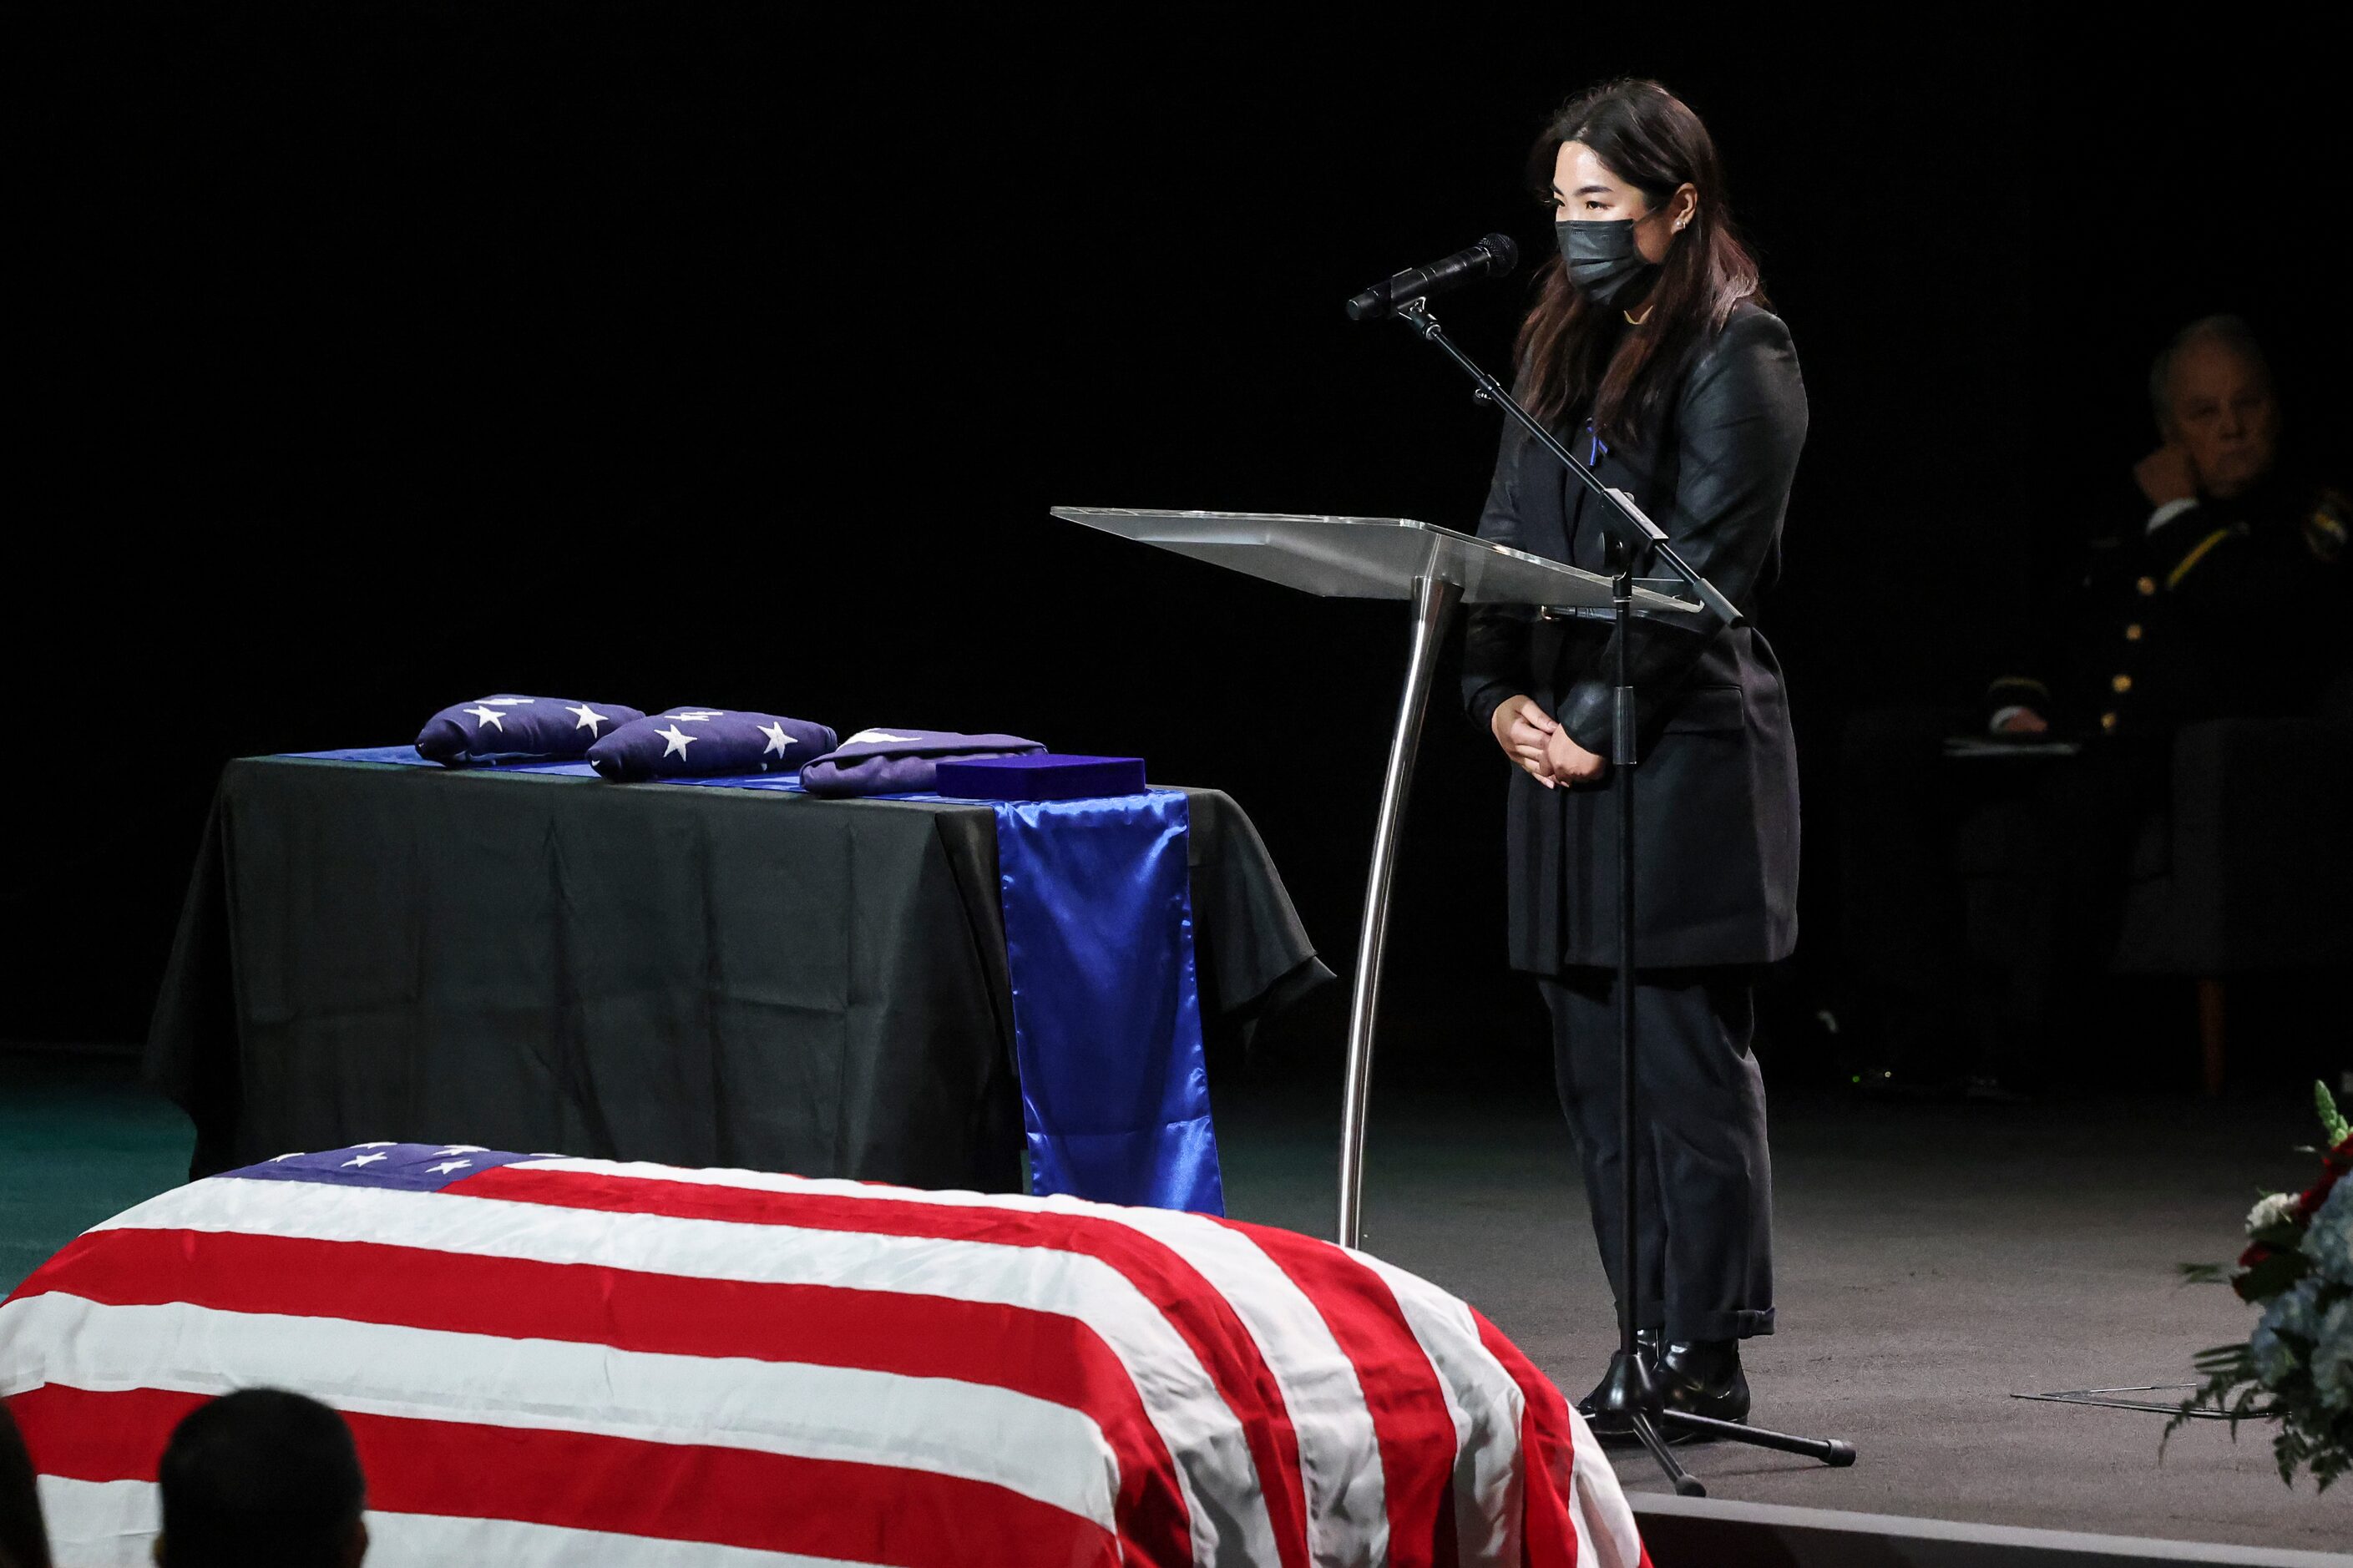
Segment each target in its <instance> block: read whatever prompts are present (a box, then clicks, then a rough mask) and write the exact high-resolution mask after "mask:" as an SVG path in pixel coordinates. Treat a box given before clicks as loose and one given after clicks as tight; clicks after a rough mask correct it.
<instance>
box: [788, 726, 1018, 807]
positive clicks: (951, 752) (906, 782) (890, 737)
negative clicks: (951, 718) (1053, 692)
mask: <svg viewBox="0 0 2353 1568" xmlns="http://www.w3.org/2000/svg"><path fill="white" fill-rule="evenodd" d="M1045 749H1046V748H1045V747H1043V746H1041V745H1039V743H1038V742H1035V741H1025V740H1023V739H1022V738H1021V737H1020V736H1018V735H959V734H955V733H954V732H953V731H945V730H860V731H858V733H856V734H855V735H852V736H850V737H849V739H848V740H847V741H844V742H842V743H841V749H840V750H839V751H837V752H828V754H827V755H825V756H822V757H819V758H818V760H817V761H815V762H813V763H809V764H808V765H807V767H805V768H803V769H801V788H803V789H805V790H807V791H808V793H809V794H811V795H929V794H930V793H931V792H932V790H933V789H934V787H935V786H936V784H938V782H939V765H940V759H941V758H943V757H1010V756H1016V755H1018V754H1019V753H1021V752H1042V751H1044V750H1045Z"/></svg>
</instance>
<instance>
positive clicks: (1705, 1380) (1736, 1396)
mask: <svg viewBox="0 0 2353 1568" xmlns="http://www.w3.org/2000/svg"><path fill="white" fill-rule="evenodd" d="M1658 1377H1659V1382H1660V1384H1661V1386H1662V1392H1663V1393H1664V1394H1665V1396H1666V1405H1667V1408H1668V1409H1670V1410H1683V1411H1688V1412H1689V1413H1691V1414H1692V1415H1706V1416H1710V1417H1713V1418H1714V1419H1715V1420H1718V1421H1746V1420H1747V1419H1748V1374H1747V1373H1744V1372H1742V1371H1741V1370H1740V1342H1739V1341H1738V1340H1681V1341H1678V1342H1675V1343H1673V1344H1671V1345H1669V1346H1668V1347H1667V1348H1666V1350H1665V1352H1663V1353H1662V1354H1661V1355H1660V1357H1659V1368H1658ZM1665 1436H1666V1437H1667V1438H1668V1440H1669V1441H1671V1442H1678V1443H1683V1442H1692V1441H1695V1440H1704V1439H1702V1438H1701V1436H1700V1434H1698V1433H1695V1432H1694V1431H1693V1430H1692V1429H1691V1428H1689V1427H1678V1426H1676V1425H1675V1424H1674V1423H1672V1422H1669V1423H1668V1424H1667V1429H1666V1433H1665Z"/></svg>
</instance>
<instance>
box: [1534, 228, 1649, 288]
mask: <svg viewBox="0 0 2353 1568" xmlns="http://www.w3.org/2000/svg"><path fill="white" fill-rule="evenodd" d="M1644 216H1649V215H1648V214H1645V215H1644ZM1634 223H1635V220H1634V219H1632V218H1624V217H1620V218H1564V219H1562V220H1561V221H1560V222H1558V223H1556V224H1554V225H1553V226H1552V230H1553V237H1554V238H1556V240H1558V241H1559V243H1560V258H1561V261H1562V263H1563V264H1564V265H1566V266H1567V268H1568V286H1569V287H1570V288H1572V289H1576V290H1577V292H1578V293H1579V294H1582V295H1584V296H1585V297H1586V298H1587V299H1588V300H1592V301H1593V302H1594V303H1595V304H1597V305H1599V306H1601V307H1603V308H1604V309H1605V310H1606V309H1613V308H1621V307H1624V306H1629V305H1633V304H1637V303H1640V302H1641V298H1642V296H1643V295H1645V294H1648V293H1649V292H1650V291H1651V284H1652V283H1653V282H1655V281H1657V279H1658V276H1659V264H1658V263H1657V262H1655V261H1646V260H1644V259H1643V258H1642V253H1641V251H1640V250H1638V249H1636V248H1635V247H1634Z"/></svg>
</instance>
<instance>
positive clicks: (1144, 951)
mask: <svg viewBox="0 0 2353 1568" xmlns="http://www.w3.org/2000/svg"><path fill="white" fill-rule="evenodd" d="M996 809H997V888H998V892H999V895H1000V897H1001V898H1002V900H1003V903H1004V910H1005V952H1006V960H1007V963H1008V968H1009V969H1010V970H1011V972H1012V975H1013V1039H1014V1050H1015V1054H1016V1057H1017V1058H1018V1062H1019V1065H1020V1069H1021V1118H1022V1124H1023V1127H1024V1129H1025V1131H1026V1132H1027V1134H1028V1137H1029V1185H1030V1190H1031V1191H1033V1192H1036V1193H1039V1194H1046V1193H1068V1194H1071V1195H1072V1196H1074V1197H1082V1198H1095V1199H1099V1200H1101V1201H1103V1202H1105V1203H1118V1204H1141V1205H1146V1206H1149V1207H1152V1208H1166V1209H1191V1210H1194V1211H1195V1212H1197V1213H1201V1214H1216V1215H1221V1214H1223V1213H1225V1212H1226V1208H1225V1188H1224V1184H1223V1182H1222V1180H1221V1179H1220V1177H1219V1170H1218V1139H1217V1132H1216V1130H1215V1129H1214V1128H1213V1127H1212V1126H1211V1124H1210V1121H1209V1079H1208V1062H1207V1059H1206V1058H1205V1056H1204V1054H1203V1050H1202V1045H1201V997H1200V988H1199V984H1198V973H1197V970H1196V966H1195V963H1194V955H1193V895H1192V881H1191V878H1190V876H1189V874H1188V872H1187V867H1186V848H1187V838H1188V836H1189V834H1190V830H1191V821H1192V818H1191V814H1190V811H1189V809H1188V808H1187V804H1186V800H1185V795H1184V794H1183V792H1182V791H1179V790H1151V791H1148V792H1147V793H1145V794H1143V795H1113V796H1109V797H1106V798H1103V799H1097V800H1052V801H1000V802H997V803H996Z"/></svg>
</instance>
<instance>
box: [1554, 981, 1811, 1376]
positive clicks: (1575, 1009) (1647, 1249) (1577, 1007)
mask: <svg viewBox="0 0 2353 1568" xmlns="http://www.w3.org/2000/svg"><path fill="white" fill-rule="evenodd" d="M1616 981H1617V976H1616V974H1615V973H1613V972H1611V971H1609V970H1606V969H1576V970H1570V971H1568V972H1567V973H1565V974H1563V975H1562V976H1561V977H1560V978H1558V979H1541V980H1539V981H1538V982H1537V984H1539V985H1540V986H1541V987H1542V988H1543V991H1544V998H1545V1003H1546V1005H1547V1006H1548V1007H1550V1008H1551V1009H1552V1026H1553V1068H1554V1072H1555V1076H1556V1079H1557V1080H1558V1082H1559V1085H1560V1103H1561V1109H1562V1110H1563V1111H1565V1112H1566V1113H1567V1117H1568V1130H1569V1133H1570V1136H1571V1137H1572V1138H1574V1139H1575V1141H1576V1143H1577V1155H1578V1158H1579V1159H1580V1161H1581V1162H1582V1163H1583V1164H1584V1167H1585V1195H1586V1201H1587V1203H1588V1204H1589V1205H1591V1207H1592V1210H1593V1235H1594V1239H1595V1240H1596V1241H1598V1242H1599V1243H1600V1245H1601V1262H1602V1267H1603V1268H1606V1269H1608V1270H1609V1286H1610V1289H1611V1290H1612V1291H1614V1292H1615V1293H1616V1295H1617V1297H1618V1299H1619V1300H1620V1301H1623V1300H1625V1298H1626V1281H1625V1280H1623V1279H1620V1278H1619V1252H1620V1228H1619V1192H1620V1182H1621V1181H1622V1180H1623V1177H1622V1176H1621V1174H1620V1173H1621V1172H1622V1171H1623V1169H1624V1164H1623V1160H1624V1157H1625V1153H1624V1151H1623V1150H1622V1149H1621V1148H1620V1145H1619V1138H1618V1132H1619V1127H1618V1085H1619V1071H1618V1006H1617V1001H1616V996H1615V993H1616V990H1617V985H1616ZM1754 981H1755V973H1754V971H1751V970H1748V969H1744V968H1735V967H1721V968H1706V969H1685V970H1650V971H1644V972H1642V973H1640V974H1638V975H1637V976H1636V977H1635V983H1634V1029H1635V1040H1634V1050H1635V1069H1636V1073H1637V1077H1636V1080H1635V1087H1636V1089H1637V1090H1638V1092H1639V1095H1640V1099H1641V1104H1640V1106H1639V1107H1638V1110H1639V1113H1640V1115H1639V1121H1638V1123H1637V1127H1636V1134H1637V1137H1638V1140H1639V1142H1638V1144H1637V1147H1636V1151H1635V1160H1634V1172H1635V1198H1636V1201H1635V1218H1634V1226H1635V1268H1637V1269H1638V1270H1639V1271H1640V1273H1641V1310H1640V1315H1639V1316H1638V1317H1637V1318H1636V1320H1635V1324H1636V1326H1637V1327H1639V1328H1646V1329H1649V1328H1663V1329H1664V1330H1665V1331H1666V1336H1667V1339H1668V1340H1669V1341H1670V1342H1675V1341H1681V1340H1729V1339H1746V1338H1747V1337H1749V1336H1750V1335H1752V1334H1769V1333H1771V1332H1772V1331H1773V1163H1772V1157H1771V1155H1770V1154H1769V1153H1767V1151H1766V1147H1765V1080H1764V1078H1763V1076H1762V1075H1761V1074H1760V1073H1759V1072H1758V1071H1757V1058H1756V1057H1755V1056H1754V1055H1753V1054H1752V1053H1751V1051H1750V1049H1749V1047H1750V1043H1751V1040H1752V1039H1753V1037H1755V1034H1756V1028H1757V1005H1756V988H1755V984H1754Z"/></svg>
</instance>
